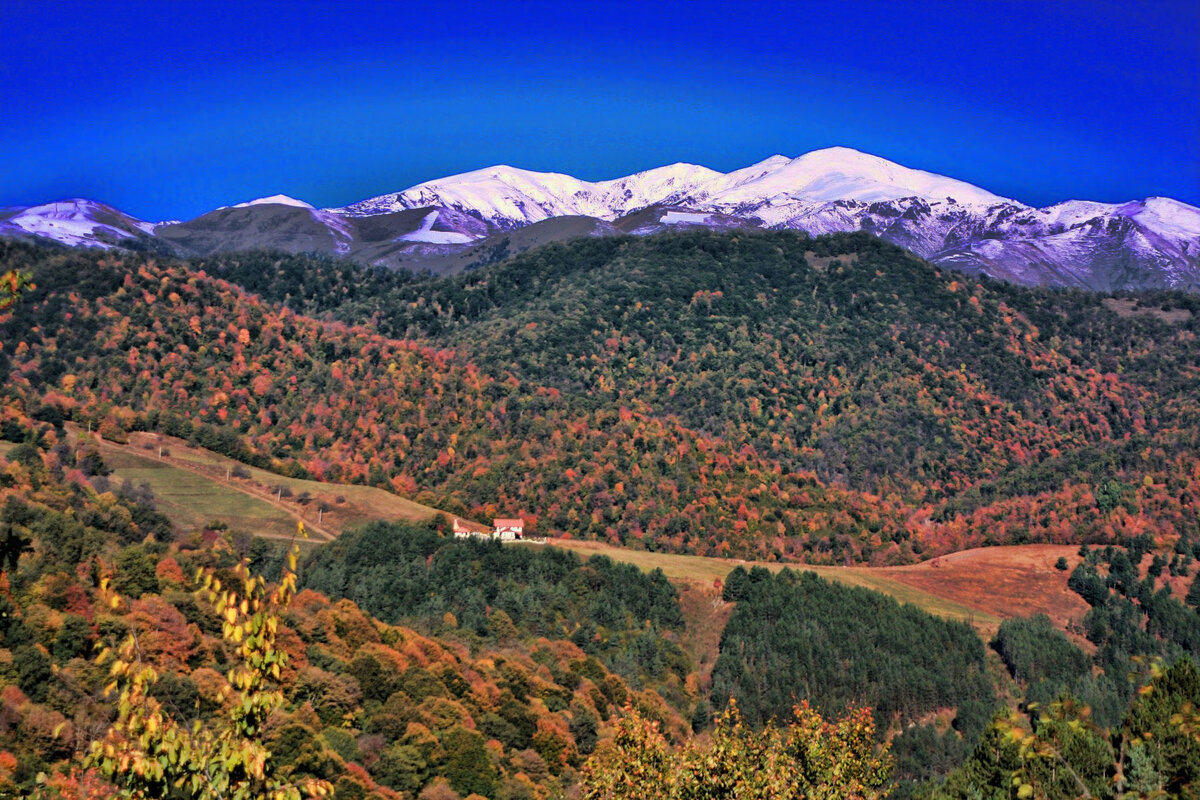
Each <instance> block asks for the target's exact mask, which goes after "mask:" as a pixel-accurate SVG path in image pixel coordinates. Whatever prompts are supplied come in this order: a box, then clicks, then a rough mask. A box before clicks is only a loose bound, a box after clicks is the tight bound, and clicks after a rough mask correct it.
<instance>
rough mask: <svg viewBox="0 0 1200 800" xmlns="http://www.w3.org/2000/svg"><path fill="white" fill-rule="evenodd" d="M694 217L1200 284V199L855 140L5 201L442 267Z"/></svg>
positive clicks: (114, 240)
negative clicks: (151, 208) (968, 167)
mask: <svg viewBox="0 0 1200 800" xmlns="http://www.w3.org/2000/svg"><path fill="white" fill-rule="evenodd" d="M688 226H703V227H708V228H714V229H751V228H766V229H785V228H786V229H797V230H804V231H807V232H808V233H810V234H813V235H819V234H822V233H833V232H840V231H857V230H865V231H869V232H871V233H873V234H875V235H877V236H879V237H881V238H883V239H886V240H887V241H890V242H893V243H895V244H898V245H900V246H902V247H905V248H907V249H909V250H911V251H913V252H914V253H916V254H918V255H920V256H922V257H924V258H927V259H929V260H931V261H933V262H935V263H937V264H940V265H943V266H946V267H949V268H952V269H956V270H960V271H963V272H966V273H968V274H984V275H989V276H991V277H995V278H1000V279H1003V280H1007V281H1012V282H1015V283H1021V284H1029V285H1048V286H1063V287H1080V288H1087V289H1097V290H1121V289H1146V288H1175V289H1184V290H1189V291H1200V209H1197V208H1195V207H1193V206H1190V205H1187V204H1186V203H1181V202H1178V201H1175V200H1171V199H1168V198H1162V197H1151V198H1147V199H1145V200H1138V201H1133V202H1129V203H1125V204H1104V203H1094V202H1088V201H1078V200H1071V201H1067V202H1064V203H1058V204H1056V205H1052V206H1048V207H1046V208H1032V207H1030V206H1027V205H1025V204H1023V203H1020V202H1018V201H1016V200H1011V199H1008V198H1004V197H1000V196H997V195H994V194H992V193H990V192H987V191H985V190H983V189H980V188H979V187H976V186H972V185H971V184H969V183H964V182H962V181H958V180H954V179H953V178H947V177H944V176H941V175H935V174H933V173H930V172H924V171H921V170H915V169H910V168H908V167H903V166H900V165H899V164H895V163H893V162H890V161H887V160H885V159H882V158H878V157H876V156H872V155H867V154H865V153H860V152H858V151H855V150H851V149H849V148H844V147H834V148H828V149H825V150H817V151H814V152H811V153H807V154H805V155H803V156H800V157H799V158H787V157H785V156H772V157H771V158H768V159H765V160H764V161H760V162H759V163H757V164H754V165H751V166H749V167H746V168H744V169H740V170H735V171H733V172H729V173H722V172H717V171H715V170H711V169H708V168H705V167H701V166H696V165H694V164H672V165H670V166H665V167H660V168H658V169H652V170H648V171H646V172H640V173H637V174H635V175H630V176H627V177H624V178H617V179H614V180H610V181H599V182H589V181H583V180H580V179H578V178H574V177H572V176H570V175H562V174H557V173H541V172H531V171H529V170H522V169H516V168H513V167H507V166H497V167H491V168H489V169H483V170H477V171H474V172H468V173H464V174H462V175H455V176H451V177H448V178H442V179H439V180H435V181H429V182H426V183H422V184H419V185H417V186H414V187H411V188H409V189H406V190H404V191H402V192H397V193H393V194H386V195H381V196H379V197H374V198H370V199H368V200H363V201H361V202H358V203H354V204H352V205H349V206H345V207H344V208H336V209H317V208H314V207H312V206H311V205H309V204H308V203H305V202H303V201H300V200H295V199H293V198H290V197H285V196H282V195H277V196H274V197H267V198H262V199H260V200H255V201H251V202H249V203H242V204H239V205H237V206H232V207H228V208H221V209H217V210H216V211H212V212H209V213H208V214H204V215H202V216H200V217H198V218H196V219H194V220H190V221H187V222H176V223H160V224H157V225H156V224H151V223H146V222H141V221H139V220H135V219H133V218H132V217H129V216H127V215H125V214H122V213H121V212H119V211H117V210H116V209H113V208H110V207H108V206H104V205H102V204H100V203H94V202H92V201H88V200H70V201H65V202H62V203H54V204H49V205H45V206H36V207H32V208H19V209H6V210H0V235H15V236H39V237H46V238H50V239H54V240H56V241H60V242H63V243H65V244H69V245H73V246H79V245H85V246H97V247H129V248H144V247H147V246H156V247H163V248H165V249H167V250H168V251H170V252H174V253H177V254H180V255H208V254H211V253H214V252H218V251H237V250H246V249H256V248H276V249H280V250H284V251H288V252H310V251H315V252H321V253H328V254H330V255H336V256H343V257H348V258H352V259H355V260H358V261H362V262H364V263H369V264H375V265H381V266H389V267H399V268H404V269H410V270H414V271H429V272H433V273H437V274H443V273H452V272H457V271H461V270H464V269H470V268H473V267H478V266H482V265H485V264H488V263H494V262H495V261H498V260H501V259H503V258H504V257H507V256H508V255H512V254H514V253H516V252H520V251H521V250H524V249H527V248H528V247H531V246H535V245H539V244H545V243H548V242H551V241H559V240H563V239H568V238H575V237H578V236H605V235H612V234H616V233H632V234H635V235H644V234H651V233H655V232H658V231H662V230H667V229H671V228H678V227H688Z"/></svg>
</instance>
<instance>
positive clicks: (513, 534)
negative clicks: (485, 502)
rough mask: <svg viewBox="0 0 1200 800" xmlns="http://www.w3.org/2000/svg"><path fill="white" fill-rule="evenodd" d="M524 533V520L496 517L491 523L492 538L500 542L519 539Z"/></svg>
mask: <svg viewBox="0 0 1200 800" xmlns="http://www.w3.org/2000/svg"><path fill="white" fill-rule="evenodd" d="M524 534H525V520H523V519H498V520H495V521H494V522H493V523H492V538H493V539H499V540H500V541H502V542H510V541H513V540H514V539H520V538H522V537H523V536H524Z"/></svg>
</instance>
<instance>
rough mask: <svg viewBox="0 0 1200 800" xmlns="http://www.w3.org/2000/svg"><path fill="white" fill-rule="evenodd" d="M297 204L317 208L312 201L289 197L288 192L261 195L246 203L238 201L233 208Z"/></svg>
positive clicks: (300, 206) (298, 206) (297, 206)
mask: <svg viewBox="0 0 1200 800" xmlns="http://www.w3.org/2000/svg"><path fill="white" fill-rule="evenodd" d="M267 205H277V206H295V207H296V208H315V206H313V205H312V204H311V203H306V202H304V201H303V200H297V199H296V198H294V197H288V196H287V195H286V194H273V195H271V196H270V197H260V198H258V199H257V200H251V201H249V202H246V203H238V204H237V205H235V206H232V208H246V207H248V206H267Z"/></svg>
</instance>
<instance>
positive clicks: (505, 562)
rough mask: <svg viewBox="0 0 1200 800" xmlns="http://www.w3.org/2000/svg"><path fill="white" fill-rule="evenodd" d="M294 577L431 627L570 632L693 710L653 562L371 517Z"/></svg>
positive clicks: (666, 585) (495, 636) (505, 636)
mask: <svg viewBox="0 0 1200 800" xmlns="http://www.w3.org/2000/svg"><path fill="white" fill-rule="evenodd" d="M301 585H303V586H307V587H310V588H312V589H315V590H317V591H319V592H322V593H324V594H326V595H329V596H330V597H346V598H349V599H351V600H353V601H354V602H355V603H357V604H358V605H359V606H361V607H362V608H363V609H365V610H366V611H368V612H369V613H371V614H373V615H374V616H376V617H378V618H379V619H382V620H384V621H385V622H399V621H401V620H403V621H405V622H406V624H409V625H422V624H423V625H425V626H427V627H428V628H430V629H433V630H440V629H442V628H443V627H444V626H445V625H446V620H447V619H448V617H447V616H446V615H447V614H449V615H450V617H449V618H450V619H453V620H454V624H455V627H457V628H458V629H460V630H463V631H471V632H474V634H475V635H476V636H479V637H482V638H484V639H485V640H494V641H505V640H510V639H514V638H517V637H518V636H546V637H549V638H553V639H568V638H569V639H570V640H571V641H572V642H574V643H575V644H576V645H577V646H578V647H579V648H580V649H582V650H583V651H584V652H585V653H587V654H588V655H591V656H595V657H596V658H598V659H599V660H600V661H601V662H602V663H604V664H605V666H607V667H608V668H609V669H611V670H614V671H615V672H617V673H619V674H620V675H621V676H622V677H623V678H625V680H626V681H627V682H629V683H630V684H631V685H634V686H637V687H639V688H641V687H642V686H644V685H650V686H653V687H655V688H656V689H658V690H659V691H660V692H662V693H663V694H664V695H665V696H668V697H670V698H672V699H674V700H675V701H676V702H677V703H679V704H681V705H683V707H682V708H680V711H681V712H682V713H685V714H690V713H691V710H692V709H691V707H690V706H691V704H692V701H693V700H694V698H692V697H690V696H689V695H688V693H687V692H686V691H685V689H684V683H685V681H686V680H687V676H688V674H689V673H690V672H691V671H692V669H693V667H692V665H691V664H690V663H689V660H688V658H687V656H686V655H685V654H684V653H683V651H682V650H681V649H680V648H679V645H678V634H679V633H680V632H681V631H682V629H683V616H682V614H681V613H680V608H679V595H678V593H677V591H676V589H675V587H674V586H672V585H671V584H670V582H669V581H667V579H666V576H664V575H663V573H662V571H661V570H655V571H654V572H652V573H650V574H649V575H647V574H645V573H643V572H642V571H641V570H639V569H638V568H637V567H634V566H631V565H629V564H617V563H615V562H613V561H612V560H611V559H609V558H605V557H604V556H593V557H592V558H590V559H588V560H587V561H586V562H584V561H582V560H581V559H580V558H579V557H578V556H577V555H575V554H574V553H571V552H568V551H564V550H560V549H558V548H537V549H531V548H527V547H514V546H512V545H504V546H501V544H500V542H498V541H491V540H480V539H467V540H447V539H446V538H444V537H442V536H438V535H437V534H434V533H433V532H431V531H428V530H422V529H419V528H414V527H412V526H406V525H387V524H382V523H378V524H373V525H368V526H366V527H365V528H362V529H361V530H358V531H354V532H351V533H348V534H346V535H344V536H342V537H340V538H339V539H338V540H337V541H336V542H334V543H333V544H330V545H327V546H325V547H321V548H319V549H317V550H316V551H314V552H313V553H312V554H311V555H310V556H309V557H308V558H307V559H306V560H305V561H304V563H303V564H302V565H301Z"/></svg>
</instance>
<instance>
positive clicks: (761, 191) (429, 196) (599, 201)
mask: <svg viewBox="0 0 1200 800" xmlns="http://www.w3.org/2000/svg"><path fill="white" fill-rule="evenodd" d="M904 197H920V198H923V199H925V200H931V201H944V200H946V199H947V198H954V199H955V200H956V202H958V203H966V204H971V205H982V206H986V205H992V204H996V203H1012V202H1015V201H1011V200H1006V199H1005V198H1002V197H997V196H996V195H994V194H991V193H989V192H986V191H984V190H983V189H980V188H978V187H976V186H972V185H971V184H969V183H963V182H962V181H956V180H954V179H952V178H944V177H942V176H940V175H934V174H933V173H930V172H922V171H921V170H915V169H909V168H907V167H902V166H900V165H899V164H894V163H892V162H890V161H886V160H884V159H882V158H878V157H877V156H872V155H867V154H866V153H860V152H858V151H857V150H851V149H850V148H847V147H830V148H827V149H825V150H816V151H813V152H811V153H806V154H805V155H803V156H800V157H799V158H792V159H789V158H786V157H785V156H772V157H771V158H768V159H766V160H764V161H760V162H759V163H757V164H754V165H753V166H750V167H747V168H745V169H741V170H737V171H734V172H730V173H723V172H717V171H716V170H711V169H708V168H707V167H700V166H696V165H695V164H671V165H670V166H666V167H659V168H658V169H652V170H647V171H646V172H639V173H637V174H635V175H630V176H628V177H625V178H616V179H614V180H610V181H599V182H595V183H590V182H588V181H582V180H579V179H578V178H573V177H571V176H570V175H561V174H558V173H553V172H531V171H529V170H523V169H516V168H514V167H508V166H498V167H491V168H489V169H482V170H476V171H474V172H467V173H463V174H462V175H454V176H451V177H449V178H442V179H439V180H435V181H428V182H426V183H421V184H418V185H416V186H413V187H412V188H410V189H405V190H404V191H403V192H397V193H394V194H385V195H381V196H379V197H373V198H371V199H369V200H363V201H361V202H359V203H354V204H353V205H349V206H346V207H345V208H342V209H338V211H339V212H340V213H343V214H346V215H347V216H352V217H358V216H369V215H372V214H379V213H383V212H387V211H400V210H404V209H410V208H425V207H430V206H444V207H447V208H454V209H457V210H459V211H463V212H465V213H468V214H475V215H477V216H479V217H480V218H481V219H483V220H484V221H486V222H488V223H490V224H492V225H495V226H496V227H499V228H513V227H519V226H521V225H528V224H529V223H531V222H537V221H539V220H542V219H547V218H549V217H562V216H568V215H580V216H589V217H598V218H600V219H604V220H609V221H611V220H614V219H616V218H617V217H620V216H622V215H624V214H628V213H630V212H632V211H637V210H639V209H642V208H645V207H647V206H650V205H676V206H687V207H691V208H696V209H700V210H710V211H720V212H723V213H734V214H737V215H738V216H742V217H749V216H752V215H754V214H755V212H757V211H760V210H763V209H766V210H767V212H766V214H767V216H768V217H770V218H771V224H778V222H780V221H782V218H787V217H788V216H789V215H788V214H787V211H786V210H794V209H796V208H799V207H803V206H810V205H812V204H814V203H824V202H832V201H835V200H858V201H864V202H870V201H879V200H898V199H900V198H904ZM779 209H785V211H784V213H782V214H781V213H779V211H778V210H779ZM764 221H766V217H764Z"/></svg>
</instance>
